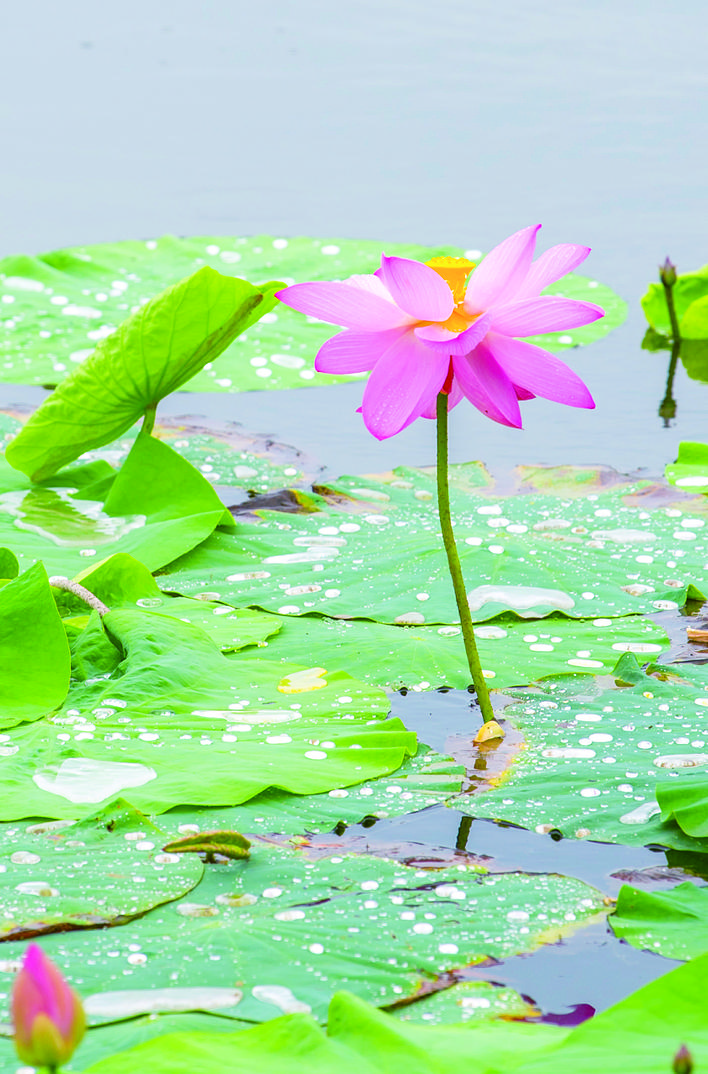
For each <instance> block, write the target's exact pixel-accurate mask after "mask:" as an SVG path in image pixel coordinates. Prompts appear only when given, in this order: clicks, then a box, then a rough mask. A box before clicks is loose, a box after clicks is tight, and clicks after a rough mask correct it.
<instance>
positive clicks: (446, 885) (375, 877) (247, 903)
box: [0, 841, 605, 1025]
mask: <svg viewBox="0 0 708 1074" xmlns="http://www.w3.org/2000/svg"><path fill="white" fill-rule="evenodd" d="M190 857H193V856H190ZM180 860H181V861H183V860H184V859H183V857H182V856H180ZM604 913H605V907H604V905H603V900H602V896H601V895H600V893H599V892H598V891H597V890H596V889H594V888H592V887H590V886H589V885H587V884H585V883H583V882H582V881H579V880H574V879H571V878H568V877H563V876H558V875H553V876H544V875H536V874H532V873H500V874H485V872H484V870H481V869H479V868H478V867H475V866H461V867H460V866H454V867H452V868H443V869H435V870H432V871H430V870H421V869H416V868H411V867H408V866H405V865H401V864H399V863H397V862H392V861H387V860H386V859H382V858H368V857H367V856H365V855H359V856H353V855H338V856H335V857H334V858H326V859H321V860H319V861H313V860H310V859H309V858H308V857H307V856H306V855H303V854H302V853H300V852H298V851H295V850H292V849H290V848H286V847H277V846H271V845H268V844H267V843H266V842H262V841H259V842H258V843H256V844H254V845H253V847H252V849H251V856H250V858H248V859H243V860H240V861H233V862H229V863H227V864H226V865H224V866H218V865H216V866H211V867H209V868H207V869H206V870H205V874H204V879H203V880H202V881H201V883H200V884H199V886H198V887H197V888H196V889H194V890H193V891H191V892H190V893H189V894H188V895H187V896H186V897H185V898H183V899H181V900H180V901H179V902H174V903H168V904H166V905H164V906H162V907H158V908H156V909H155V910H154V911H151V912H150V913H148V914H146V915H145V916H144V917H143V918H142V919H141V920H139V921H132V922H127V923H126V924H125V925H124V926H122V927H121V928H120V929H119V930H112V929H111V930H91V931H90V932H76V933H72V934H66V935H61V934H55V935H53V936H48V937H47V938H46V941H43V948H44V950H45V952H46V953H47V954H48V955H49V956H50V957H51V958H52V959H53V960H54V961H55V962H56V963H57V965H60V966H61V967H62V972H63V973H64V974H65V975H66V977H67V979H68V980H69V982H70V983H72V984H73V983H74V982H75V981H76V980H77V978H78V977H80V978H81V982H82V984H81V987H82V992H83V993H84V995H90V994H91V993H95V992H103V993H113V992H114V991H119V992H120V991H123V990H125V991H129V990H132V989H139V990H141V991H142V992H143V1002H145V1001H147V1002H150V1001H151V999H150V996H149V993H148V992H147V990H148V989H151V990H157V989H181V988H184V987H189V988H206V987H219V986H220V987H224V986H225V985H227V984H228V985H231V986H232V987H233V985H234V984H235V983H236V982H238V987H239V989H240V990H241V991H242V998H241V999H240V1001H239V1002H238V1003H237V1004H236V1005H235V1007H234V1008H233V1010H232V1013H234V1014H235V1015H236V1016H237V1017H239V1018H241V1019H243V1020H250V1021H254V1022H261V1021H268V1020H270V1019H272V1018H274V1017H276V1016H277V1015H279V1014H280V1013H282V1011H283V1009H284V1008H285V1009H286V1010H291V1011H292V1010H300V1011H302V1010H305V1009H307V1008H310V1009H311V1010H312V1013H313V1014H314V1015H315V1017H316V1018H318V1019H320V1020H324V1019H325V1018H326V1016H327V1005H328V1003H329V1001H330V999H331V997H332V995H333V993H334V992H335V991H336V990H337V988H338V987H347V988H351V989H352V990H353V991H355V992H356V993H357V994H358V995H360V996H361V998H362V999H366V1000H368V1001H369V1002H373V1003H376V1004H377V1005H379V1006H383V1005H386V1004H389V1003H393V1002H396V1001H398V1000H400V999H401V998H403V997H406V996H413V995H415V994H417V992H418V990H419V988H420V986H421V984H422V983H424V982H429V981H431V980H433V979H435V978H436V977H437V976H438V975H439V974H441V973H444V972H447V971H451V970H453V969H454V968H455V967H462V966H466V965H470V964H476V963H480V962H483V961H484V960H485V958H488V957H493V958H507V957H509V956H510V955H513V954H518V953H520V952H529V951H533V950H535V949H536V948H537V947H539V946H540V945H541V944H544V943H549V942H554V941H556V940H558V939H559V938H560V937H562V936H565V935H569V934H571V933H573V932H575V931H577V930H578V929H579V928H582V927H583V925H585V924H589V923H590V922H593V921H596V920H598V917H604ZM570 915H573V916H572V918H571V916H570ZM166 936H167V937H169V942H165V937H166ZM136 946H137V947H138V948H139V950H140V952H141V953H142V955H143V958H142V959H141V960H140V961H139V963H138V962H136V960H134V961H133V962H131V961H129V960H128V955H129V954H130V952H131V950H132V949H133V948H135V947H136ZM19 949H20V944H19V943H10V944H7V945H6V954H5V956H4V957H5V958H6V959H12V958H14V957H16V956H15V952H16V951H17V950H19ZM116 951H117V952H118V955H117V956H116V955H115V954H111V953H110V952H116ZM216 956H218V957H216ZM165 999H167V1000H168V999H169V995H167V996H166V997H165ZM7 1003H8V997H4V998H0V1011H2V1013H3V1014H4V1009H5V1008H6V1004H7ZM121 1007H122V1004H118V1003H117V1004H116V1008H117V1009H116V1010H115V1011H112V1010H111V1009H110V1005H105V1006H102V1008H101V1010H100V1013H99V1012H97V1013H96V1015H95V1018H93V1019H92V1020H94V1021H96V1022H99V1021H108V1020H111V1019H112V1018H113V1017H115V1016H119V1014H120V1010H121ZM148 1009H150V1008H148ZM163 1009H165V1008H163ZM167 1009H169V1008H167ZM396 1024H399V1025H400V1024H401V1023H396Z"/></svg>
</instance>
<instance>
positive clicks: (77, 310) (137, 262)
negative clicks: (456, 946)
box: [0, 235, 626, 392]
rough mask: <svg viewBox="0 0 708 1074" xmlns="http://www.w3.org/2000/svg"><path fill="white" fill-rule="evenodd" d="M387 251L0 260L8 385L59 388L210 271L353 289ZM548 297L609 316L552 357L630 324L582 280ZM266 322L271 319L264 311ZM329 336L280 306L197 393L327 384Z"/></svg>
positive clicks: (422, 253) (85, 249) (248, 246)
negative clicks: (109, 340) (582, 302)
mask: <svg viewBox="0 0 708 1074" xmlns="http://www.w3.org/2000/svg"><path fill="white" fill-rule="evenodd" d="M382 248H383V244H382V243H381V242H380V241H362V240H360V239H351V240H341V239H337V240H335V241H332V240H327V239H318V238H296V239H283V238H279V237H278V238H275V237H273V236H269V235H257V236H255V237H252V238H242V237H235V236H232V235H229V236H223V235H222V236H217V237H206V236H204V237H198V238H191V239H177V238H174V237H173V236H169V235H167V236H165V237H163V238H161V239H155V240H149V241H148V242H120V243H104V244H101V245H97V246H82V247H76V248H73V249H68V250H56V251H54V252H52V253H48V254H43V255H42V256H41V257H37V258H30V257H9V258H5V259H4V260H3V261H0V292H2V297H3V300H4V302H5V303H6V305H3V310H4V311H5V313H6V315H7V314H9V313H11V314H12V316H11V317H10V316H7V319H6V322H5V324H4V325H3V324H0V353H2V356H3V361H2V363H0V379H2V380H6V381H19V382H21V383H27V382H28V380H29V381H31V383H34V384H47V383H57V382H58V381H61V380H62V379H63V378H64V377H65V376H66V375H67V369H71V368H72V366H73V365H74V364H75V363H79V362H81V361H83V360H85V359H86V357H87V354H90V352H91V349H92V348H93V347H94V346H95V344H96V341H98V340H102V339H104V338H105V337H106V336H107V335H109V333H111V332H113V331H114V330H115V328H116V326H117V325H120V324H121V322H123V321H125V319H126V316H127V315H128V312H129V311H130V310H131V309H132V310H135V308H136V306H137V304H139V303H141V302H144V301H145V298H146V297H152V296H153V295H156V294H157V293H158V292H159V291H162V290H163V288H165V287H166V286H168V285H169V284H174V283H176V282H177V280H179V279H180V278H181V277H183V276H186V275H188V274H190V273H193V272H195V270H198V269H199V268H200V267H201V266H203V265H204V264H207V265H209V266H213V267H215V268H217V269H218V271H219V272H220V273H223V274H226V275H230V276H240V277H245V279H247V280H251V281H255V282H258V281H260V280H264V279H271V278H272V277H273V276H278V277H279V278H280V279H282V280H287V281H288V282H295V281H304V280H332V279H344V278H345V277H347V276H351V275H352V274H355V273H367V272H374V271H375V270H376V269H377V268H378V267H379V265H380V263H381V251H382ZM385 248H386V252H387V253H388V254H389V255H396V256H399V257H408V258H413V259H416V260H419V261H426V260H428V258H430V257H433V256H436V255H441V254H453V255H455V254H458V255H459V254H462V253H464V251H463V250H461V249H458V248H455V247H423V246H415V245H411V244H403V243H396V244H391V243H386V244H385ZM468 252H469V251H468ZM478 256H479V255H478V254H475V257H476V258H478ZM473 260H474V258H473ZM549 293H561V294H563V295H564V296H565V297H568V298H576V299H589V300H590V301H592V302H596V303H598V304H599V305H601V306H602V307H603V308H604V310H605V317H604V318H603V319H602V320H601V321H599V322H596V323H595V324H592V325H587V326H585V327H584V328H578V329H575V330H573V331H572V333H569V334H564V335H561V336H558V333H555V334H552V335H546V336H538V337H536V338H535V339H534V342H537V343H540V344H541V345H542V346H550V347H551V349H552V350H555V351H559V352H560V351H564V350H567V349H568V348H569V347H573V346H577V345H578V344H582V343H589V342H591V341H592V340H594V339H599V338H601V337H602V336H604V335H606V333H607V332H608V331H610V330H611V329H612V328H614V327H615V326H616V325H618V324H621V323H622V321H623V320H624V318H625V315H626V304H625V303H624V302H623V301H622V299H621V298H619V297H618V296H617V295H616V294H614V293H613V292H612V291H611V290H610V289H609V288H608V287H605V286H603V285H602V284H601V283H598V281H597V280H590V279H588V278H587V277H584V276H575V275H571V276H566V277H565V278H564V279H563V280H561V281H560V282H559V283H557V284H554V285H552V286H551V288H550V289H549ZM261 312H263V313H265V308H264V307H261ZM7 322H11V323H7ZM40 327H41V329H42V330H43V331H47V330H51V332H52V337H51V345H48V343H47V339H46V338H44V337H41V336H40V335H39V328H40ZM331 335H332V329H331V328H330V326H329V325H323V324H321V323H311V322H309V321H308V320H306V319H305V318H304V317H301V316H299V315H297V314H295V313H293V312H292V311H291V310H289V309H286V308H285V307H284V306H280V305H279V306H278V307H277V308H276V310H275V311H274V312H273V313H267V314H266V317H265V318H264V319H262V320H261V321H259V322H258V323H257V324H255V325H253V327H252V328H251V329H250V330H249V332H248V341H247V342H244V339H243V336H241V337H239V339H237V340H236V341H235V343H234V344H233V345H232V346H231V347H230V348H229V349H228V350H227V351H226V353H225V354H224V355H223V356H221V357H220V358H219V359H218V360H217V361H216V362H215V363H214V365H213V367H212V368H207V369H202V371H201V372H198V373H197V375H196V377H194V379H193V381H192V383H191V384H190V388H191V390H193V391H208V392H216V391H230V390H235V391H247V390H252V389H263V388H293V387H305V386H307V385H321V384H324V383H327V382H328V381H331V377H328V376H325V375H323V374H318V373H317V372H316V371H315V369H314V357H315V354H316V352H317V350H318V348H319V347H320V346H321V345H322V343H324V341H325V340H326V339H327V338H328V337H329V336H331ZM339 379H340V380H351V379H352V378H351V377H342V378H339Z"/></svg>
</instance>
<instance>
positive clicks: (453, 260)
mask: <svg viewBox="0 0 708 1074" xmlns="http://www.w3.org/2000/svg"><path fill="white" fill-rule="evenodd" d="M425 263H426V265H427V266H428V268H431V269H432V270H433V271H434V272H437V274H438V276H442V278H443V279H444V281H445V283H446V284H447V285H448V287H449V288H450V290H451V291H452V297H453V299H454V301H455V305H456V306H459V305H460V304H461V303H462V302H464V299H465V284H466V283H467V277H468V276H469V274H470V272H471V271H472V269H473V268H474V267H475V264H474V261H468V260H467V258H466V257H431V259H430V261H426V262H425Z"/></svg>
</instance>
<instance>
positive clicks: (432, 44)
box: [0, 0, 708, 473]
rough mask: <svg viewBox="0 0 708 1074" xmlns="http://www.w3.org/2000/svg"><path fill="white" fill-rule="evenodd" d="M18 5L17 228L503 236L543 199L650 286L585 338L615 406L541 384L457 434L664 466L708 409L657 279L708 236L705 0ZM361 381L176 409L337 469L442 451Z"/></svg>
mask: <svg viewBox="0 0 708 1074" xmlns="http://www.w3.org/2000/svg"><path fill="white" fill-rule="evenodd" d="M3 30H4V32H3V35H2V41H1V42H0V61H1V63H2V70H3V75H4V85H5V93H4V94H3V95H2V99H1V101H0V115H2V131H3V147H4V154H3V156H4V160H3V167H2V169H0V198H1V199H2V203H3V205H5V206H6V207H8V209H9V210H11V211H8V212H6V215H5V222H4V227H3V237H2V240H1V242H0V254H10V253H19V252H27V253H36V252H41V251H44V250H49V249H52V248H56V247H60V246H64V245H71V244H77V243H93V242H101V241H109V240H111V241H113V240H118V239H127V238H138V237H150V236H154V235H159V234H162V233H165V232H172V233H175V234H183V235H188V234H214V235H219V234H252V233H257V232H271V233H276V234H283V235H296V234H312V235H322V236H331V237H337V236H342V237H366V238H380V239H381V240H382V244H383V243H385V242H386V241H399V240H401V241H402V240H407V241H415V242H423V243H426V242H430V243H441V242H450V243H456V244H460V245H462V246H463V247H466V248H470V247H477V248H480V249H489V248H490V247H491V246H492V245H494V244H495V243H496V242H498V241H500V240H501V239H502V238H504V237H505V236H506V235H507V234H509V233H510V232H512V231H515V230H517V229H518V228H520V227H522V226H524V225H526V224H529V223H535V222H538V221H543V223H544V231H543V232H542V235H543V240H542V245H543V246H547V245H551V244H553V243H555V242H559V241H561V242H562V241H575V242H582V243H586V244H588V245H591V246H592V247H593V250H594V252H593V254H592V257H591V260H590V262H589V267H588V271H589V272H590V273H591V274H592V275H594V276H597V278H599V279H602V280H603V281H604V282H606V283H608V284H609V285H610V286H612V287H614V288H615V290H617V291H618V292H619V293H620V294H622V295H623V296H624V297H625V298H626V299H628V300H629V302H630V303H631V305H632V312H631V315H630V318H629V321H628V323H627V325H626V326H625V327H624V328H623V329H621V330H620V331H618V332H615V333H614V334H613V335H612V336H611V337H610V338H609V339H608V340H607V341H605V342H603V343H601V344H596V345H594V346H592V347H590V348H587V349H586V350H582V351H579V352H577V354H574V355H572V356H571V362H572V364H573V365H574V366H575V368H576V369H577V370H578V372H579V373H580V374H581V375H582V376H583V377H584V378H585V379H586V380H587V382H588V383H589V384H590V386H591V388H592V391H593V393H594V395H595V397H596V400H597V403H598V409H597V410H596V411H594V412H583V411H576V410H569V409H566V408H563V407H559V406H555V405H552V404H546V403H543V402H540V401H536V402H533V403H531V404H530V405H529V404H527V405H526V406H525V408H524V413H525V415H526V419H525V420H526V426H527V427H526V430H525V431H524V432H523V433H517V432H513V431H511V430H508V429H504V428H501V427H499V426H497V425H494V424H493V423H492V422H489V421H487V420H486V419H484V418H482V417H481V416H480V415H478V414H477V413H476V412H475V411H472V410H471V409H470V408H466V407H464V406H461V407H460V408H459V409H458V410H457V411H456V415H455V418H456V420H455V421H454V422H453V431H452V436H453V442H452V456H453V458H454V459H456V460H458V461H461V460H463V459H468V458H483V459H485V460H486V461H487V462H488V463H489V464H490V465H491V466H492V468H500V467H501V468H506V467H508V466H511V465H514V464H515V463H519V462H529V463H530V462H533V463H537V462H546V463H560V462H572V463H595V462H603V463H607V464H612V465H615V466H617V467H618V468H620V469H624V470H633V469H635V468H638V467H646V468H647V469H648V470H649V471H650V472H652V473H657V472H660V471H661V470H662V469H663V466H664V464H665V463H666V462H667V461H669V460H670V459H672V458H673V457H674V456H675V453H676V449H677V446H678V443H679V441H680V440H681V439H705V437H706V436H707V435H708V430H707V429H706V422H705V420H704V415H705V413H706V409H707V404H708V387H707V386H704V385H696V384H695V383H694V382H691V381H689V380H688V378H687V377H686V375H685V373H684V372H683V370H682V369H679V372H678V375H677V379H676V392H675V394H676V398H677V402H678V416H677V421H676V422H675V424H674V425H673V427H672V428H670V429H664V428H662V423H661V421H660V419H658V418H657V416H656V409H657V405H658V403H659V400H660V399H661V398H662V395H663V387H664V379H665V376H666V361H665V359H664V357H663V356H654V355H649V354H647V353H645V352H642V351H641V350H640V349H639V343H640V340H641V336H642V334H643V331H644V324H643V318H642V314H641V311H640V310H639V308H638V305H637V300H638V298H639V296H640V295H641V293H642V292H643V291H644V289H645V287H646V283H647V282H648V281H649V280H650V279H653V278H654V276H655V271H656V265H657V263H658V262H659V261H660V260H663V258H664V256H665V255H666V254H667V253H670V254H671V256H672V258H673V259H674V260H675V261H676V262H677V263H678V265H679V268H680V269H684V270H687V269H690V268H695V267H697V266H699V265H701V264H703V263H704V262H705V261H707V260H708V223H707V219H706V214H705V190H706V186H707V185H708V184H707V182H706V180H707V178H708V175H707V173H708V144H707V143H706V139H705V137H704V131H705V120H706V114H707V112H708V66H707V65H706V63H705V48H704V46H705V40H706V31H707V30H708V8H707V7H706V5H705V3H704V0H683V3H682V4H680V5H673V6H672V5H668V4H666V3H665V2H664V0H625V2H624V3H621V4H617V2H616V0H585V2H584V3H583V4H577V3H570V4H569V3H568V2H567V0H564V2H561V0H545V2H544V0H540V2H538V3H535V4H528V3H525V2H524V0H497V2H496V3H494V4H489V3H486V2H485V3H481V2H480V0H436V2H435V3H430V2H428V0H406V2H405V3H404V2H402V0H353V2H352V3H350V4H346V5H344V4H338V5H335V4H332V3H331V0H299V2H293V0H272V2H270V3H269V4H267V5H264V4H263V5H255V4H251V3H247V2H246V0H229V2H228V3H225V2H222V3H218V2H214V0H206V2H204V3H202V4H200V5H196V4H194V3H193V2H192V0H169V2H168V0H150V2H149V3H147V4H146V3H144V2H143V0H141V2H138V0H122V2H121V4H120V5H105V4H96V3H95V2H93V0H67V3H64V4H55V3H52V2H50V0H25V3H24V4H23V5H13V7H12V10H8V11H6V13H5V15H4V27H3ZM360 392H361V385H359V384H354V385H345V386H340V387H336V388H335V387H332V388H331V389H304V390H300V391H297V392H294V393H278V392H263V393H249V394H247V395H241V396H237V397H229V398H226V397H213V398H212V399H211V400H210V399H209V398H207V399H201V400H194V399H189V398H184V397H179V398H178V399H173V400H172V401H170V402H169V403H168V404H166V405H165V407H164V408H163V412H165V413H166V412H168V411H169V412H172V413H184V412H186V411H191V412H195V411H197V412H205V411H206V412H209V413H213V414H214V415H218V416H220V417H232V418H234V419H235V420H237V421H241V422H243V423H244V424H246V425H248V426H249V427H251V428H252V429H254V430H257V431H260V432H268V433H272V434H274V435H276V436H277V437H279V438H281V439H285V440H288V441H290V442H293V443H295V444H297V445H298V446H301V447H303V448H305V449H307V450H308V451H310V452H312V453H313V454H315V455H316V456H317V457H318V458H320V459H321V460H322V461H323V462H325V463H327V464H328V466H329V467H330V469H331V470H332V471H335V472H336V471H340V472H341V471H344V470H348V471H351V470H358V471H360V472H368V471H378V470H384V469H387V468H389V467H391V466H393V465H396V464H397V463H401V462H405V463H410V464H417V463H426V462H430V461H431V459H432V454H433V429H432V424H431V423H428V422H424V421H421V422H417V423H416V424H415V425H414V426H413V427H412V428H411V429H409V430H407V431H406V432H405V433H403V434H402V435H401V436H399V437H396V438H394V439H393V440H392V441H388V442H387V443H385V444H383V445H380V444H378V443H376V442H375V441H374V440H373V439H372V438H371V437H370V436H369V435H368V434H367V433H366V432H365V431H364V429H363V427H362V425H361V419H360V418H359V417H358V416H357V415H356V414H355V413H354V411H355V408H356V406H357V405H358V400H359V396H360ZM40 394H41V393H40ZM20 398H30V396H29V395H28V394H27V393H25V394H24V395H23V394H22V393H21V392H20V391H19V390H18V389H13V388H3V389H2V392H1V394H0V400H2V401H4V402H10V401H15V400H16V399H20Z"/></svg>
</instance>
